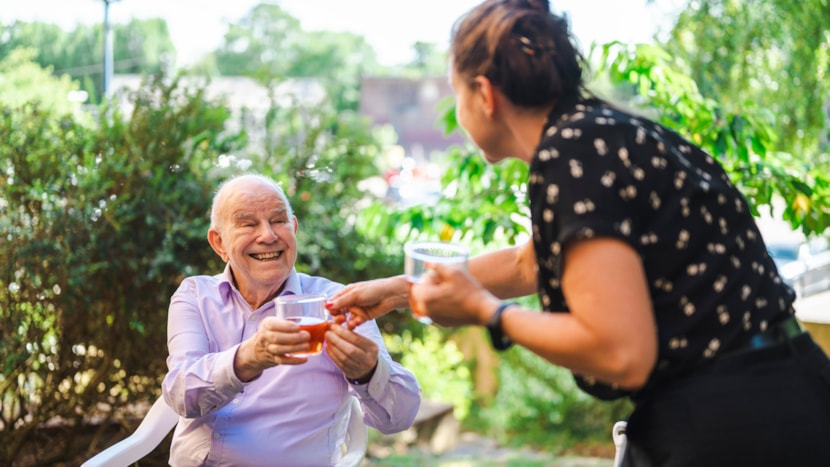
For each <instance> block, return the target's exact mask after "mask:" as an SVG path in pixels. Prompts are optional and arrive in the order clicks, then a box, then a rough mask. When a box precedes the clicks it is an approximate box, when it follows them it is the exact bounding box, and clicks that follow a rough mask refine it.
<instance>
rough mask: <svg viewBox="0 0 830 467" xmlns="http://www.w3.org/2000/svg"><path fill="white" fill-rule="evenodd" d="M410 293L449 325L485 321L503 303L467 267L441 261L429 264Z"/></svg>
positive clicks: (431, 314) (437, 320)
mask: <svg viewBox="0 0 830 467" xmlns="http://www.w3.org/2000/svg"><path fill="white" fill-rule="evenodd" d="M410 293H411V296H410V299H411V301H412V303H413V305H415V306H416V307H417V308H418V309H419V310H423V311H424V312H425V313H426V314H427V315H429V317H430V318H432V320H433V321H434V322H435V323H437V324H440V325H442V326H449V327H457V326H466V325H484V324H486V323H487V320H488V319H489V318H490V315H491V314H492V313H493V312H494V311H495V310H496V308H498V306H499V303H500V302H499V299H498V298H496V297H495V296H494V295H492V294H491V293H490V292H488V291H487V290H485V289H484V288H483V287H482V286H481V284H479V283H478V281H476V280H475V279H474V278H473V277H472V276H471V275H470V274H469V273H467V272H466V271H463V270H461V269H458V268H455V267H453V266H447V265H440V264H431V265H429V272H428V273H427V274H425V275H424V280H423V281H422V282H420V283H418V284H413V286H412V290H411V292H410Z"/></svg>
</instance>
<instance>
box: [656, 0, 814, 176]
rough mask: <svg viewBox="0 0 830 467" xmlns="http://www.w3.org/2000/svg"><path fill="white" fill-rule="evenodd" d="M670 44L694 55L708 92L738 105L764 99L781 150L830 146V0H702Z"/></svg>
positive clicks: (803, 152) (689, 58) (803, 153)
mask: <svg viewBox="0 0 830 467" xmlns="http://www.w3.org/2000/svg"><path fill="white" fill-rule="evenodd" d="M666 47H667V48H668V50H669V51H671V52H672V54H674V55H675V56H677V57H679V58H681V59H682V60H684V61H685V62H686V63H687V65H688V71H689V73H690V74H691V77H692V78H693V79H694V81H695V82H697V83H698V86H699V87H700V89H701V92H702V93H703V94H704V95H706V96H709V97H713V98H717V99H718V100H719V101H720V102H721V103H722V105H724V106H725V107H726V108H728V109H730V110H734V111H737V112H740V111H742V109H745V108H748V107H758V108H763V109H766V110H768V111H769V112H770V115H774V116H776V117H777V118H776V121H775V123H774V129H775V132H776V134H777V135H778V138H779V141H778V144H777V148H778V149H779V150H782V151H785V152H789V153H792V154H793V155H795V156H797V157H798V158H800V159H802V160H809V159H816V158H817V157H818V154H819V153H820V152H821V151H822V150H824V151H826V150H827V139H826V138H827V124H826V121H827V112H826V105H827V102H828V100H830V80H828V79H827V75H828V72H830V2H828V1H827V0H802V1H798V2H793V1H790V0H696V1H694V2H690V3H689V5H688V7H687V8H686V9H685V11H683V12H682V13H681V14H680V16H679V18H678V20H677V23H676V25H675V27H674V29H673V30H672V32H671V37H670V39H669V40H668V42H667V44H666ZM822 144H823V146H822Z"/></svg>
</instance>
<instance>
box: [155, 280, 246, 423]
mask: <svg viewBox="0 0 830 467" xmlns="http://www.w3.org/2000/svg"><path fill="white" fill-rule="evenodd" d="M193 287H194V285H193V284H192V283H190V282H188V281H185V282H184V283H182V285H181V286H180V287H179V290H177V291H176V293H174V294H173V297H172V299H171V301H170V309H169V313H168V321H167V347H168V352H169V355H168V357H167V368H168V372H167V374H166V375H165V377H164V381H163V382H162V393H163V395H164V399H165V401H166V402H167V404H168V405H169V406H170V407H171V408H173V410H174V411H175V412H176V413H178V414H179V415H181V416H183V417H187V418H196V417H201V416H203V415H206V414H209V413H211V412H214V411H216V410H217V409H219V408H221V407H223V406H224V405H225V404H227V403H228V402H229V401H230V400H231V399H232V398H233V397H234V395H236V394H238V393H239V392H242V390H243V388H244V386H245V384H244V383H242V382H241V381H240V380H239V378H237V377H236V373H235V372H234V370H233V361H234V357H235V356H236V350H237V349H238V348H239V345H238V344H237V345H234V346H233V347H231V348H228V349H226V350H222V351H218V352H211V351H210V350H211V349H210V341H209V339H208V335H207V332H206V330H205V327H204V324H203V322H202V318H201V315H200V313H199V309H198V307H197V305H196V301H195V298H194V296H193V293H189V292H192V291H193Z"/></svg>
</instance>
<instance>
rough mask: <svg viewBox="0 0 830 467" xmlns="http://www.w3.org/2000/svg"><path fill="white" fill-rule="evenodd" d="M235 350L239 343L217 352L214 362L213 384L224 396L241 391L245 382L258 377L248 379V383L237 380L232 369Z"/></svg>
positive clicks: (237, 348)
mask: <svg viewBox="0 0 830 467" xmlns="http://www.w3.org/2000/svg"><path fill="white" fill-rule="evenodd" d="M237 350H239V344H236V345H234V346H233V347H231V348H230V349H228V350H225V351H224V352H219V355H218V356H217V357H216V360H215V362H214V365H215V367H214V374H215V375H216V376H215V379H214V380H213V384H214V385H215V388H216V392H218V393H219V394H222V395H223V396H226V397H230V396H233V395H234V394H238V393H240V392H242V390H243V389H245V385H246V384H248V383H250V382H251V381H255V380H256V379H257V378H259V376H257V378H254V379H252V380H251V381H248V383H243V382H242V381H240V380H239V378H238V377H237V376H236V372H235V371H234V370H233V361H234V359H235V358H236V352H237Z"/></svg>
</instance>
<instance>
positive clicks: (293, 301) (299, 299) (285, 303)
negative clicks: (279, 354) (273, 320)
mask: <svg viewBox="0 0 830 467" xmlns="http://www.w3.org/2000/svg"><path fill="white" fill-rule="evenodd" d="M325 302H326V294H322V293H309V294H298V295H281V296H279V297H277V298H275V299H274V304H275V308H276V314H277V318H280V319H284V320H287V321H293V322H295V323H297V324H299V325H300V329H301V330H303V331H308V333H309V334H311V340H310V341H309V345H310V346H311V347H310V348H309V350H308V351H305V352H293V353H292V354H291V356H293V357H309V356H312V355H319V354H320V353H321V352H322V351H323V344H324V343H325V341H326V331H328V329H329V324H330V321H331V315H329V312H328V310H326V307H325V306H323V304H324V303H325Z"/></svg>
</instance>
